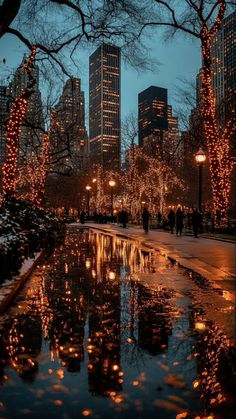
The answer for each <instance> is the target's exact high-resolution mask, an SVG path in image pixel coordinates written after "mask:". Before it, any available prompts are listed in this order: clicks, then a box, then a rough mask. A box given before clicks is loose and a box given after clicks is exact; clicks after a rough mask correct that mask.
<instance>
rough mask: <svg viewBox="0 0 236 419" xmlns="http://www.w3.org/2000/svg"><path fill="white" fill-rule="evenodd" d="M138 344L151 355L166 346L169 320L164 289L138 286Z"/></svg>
mask: <svg viewBox="0 0 236 419" xmlns="http://www.w3.org/2000/svg"><path fill="white" fill-rule="evenodd" d="M138 288H139V289H138V306H139V313H138V345H139V347H140V348H142V349H144V350H146V351H148V352H149V353H150V354H151V355H157V354H158V353H160V352H162V351H163V350H165V349H166V348H167V347H168V337H169V335H170V334H171V321H170V315H169V312H168V311H169V310H168V303H167V299H166V296H165V291H156V290H152V289H150V288H147V287H145V286H143V285H141V284H139V286H138Z"/></svg>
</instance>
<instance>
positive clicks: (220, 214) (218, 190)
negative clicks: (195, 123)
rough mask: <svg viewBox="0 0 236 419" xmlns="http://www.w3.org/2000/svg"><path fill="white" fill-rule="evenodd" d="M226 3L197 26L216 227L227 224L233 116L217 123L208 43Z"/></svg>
mask: <svg viewBox="0 0 236 419" xmlns="http://www.w3.org/2000/svg"><path fill="white" fill-rule="evenodd" d="M225 8H226V4H225V1H223V0H218V15H217V18H216V19H215V22H214V24H213V26H212V28H211V29H208V28H207V26H206V25H205V24H204V25H203V26H202V28H201V32H200V38H201V49H202V70H201V74H202V86H201V110H202V116H203V127H204V132H205V137H206V144H207V148H208V157H209V166H210V175H211V187H212V196H213V209H214V214H215V216H216V220H215V221H216V223H215V224H216V227H225V226H226V225H227V210H228V207H229V194H230V189H231V172H232V168H233V162H232V161H231V160H230V155H229V153H230V147H229V143H230V136H231V134H232V131H233V117H232V120H231V121H228V122H227V123H226V125H225V127H224V128H223V129H221V128H220V127H219V126H218V125H217V119H216V106H215V98H214V94H213V91H212V84H211V80H212V74H211V72H212V68H211V64H212V63H211V43H212V39H213V37H214V36H215V34H216V32H217V30H218V29H219V27H220V24H221V22H222V20H223V18H224V14H225Z"/></svg>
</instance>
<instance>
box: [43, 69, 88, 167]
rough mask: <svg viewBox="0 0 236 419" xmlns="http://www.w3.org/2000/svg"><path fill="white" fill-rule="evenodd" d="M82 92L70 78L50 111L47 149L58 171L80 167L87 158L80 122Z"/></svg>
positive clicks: (82, 121) (82, 119)
mask: <svg viewBox="0 0 236 419" xmlns="http://www.w3.org/2000/svg"><path fill="white" fill-rule="evenodd" d="M84 113H85V111H84V92H83V91H81V83H80V79H78V78H75V77H71V78H70V79H68V80H67V81H66V83H65V85H64V87H63V92H62V95H61V97H60V99H59V101H58V103H57V104H56V106H55V107H54V108H53V109H52V111H51V127H50V148H51V150H52V153H51V154H52V155H53V156H54V157H55V158H54V157H52V164H53V161H54V160H55V161H56V164H55V165H54V168H56V169H59V170H60V171H61V170H62V171H64V169H65V170H68V169H72V168H73V169H74V170H75V171H79V170H81V169H82V168H83V167H84V160H85V159H86V156H87V133H86V129H85V121H84V119H85V118H84Z"/></svg>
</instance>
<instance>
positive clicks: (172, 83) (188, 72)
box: [0, 32, 200, 127]
mask: <svg viewBox="0 0 236 419" xmlns="http://www.w3.org/2000/svg"><path fill="white" fill-rule="evenodd" d="M152 41H153V42H151V41H147V49H148V50H149V54H150V58H152V59H157V60H158V62H159V63H160V64H159V65H158V66H155V67H154V66H153V72H151V71H144V70H141V71H138V69H134V68H131V67H130V66H128V65H126V64H125V63H124V59H123V58H122V54H121V73H122V77H121V121H123V120H124V119H125V118H126V116H128V115H129V114H130V113H131V112H132V113H135V114H136V115H138V93H140V92H141V91H142V90H145V89H146V88H148V87H149V86H151V85H157V86H162V87H163V88H166V89H168V95H169V103H170V104H171V105H172V107H173V109H175V108H176V107H178V105H179V103H178V100H179V99H178V98H177V96H178V95H177V93H176V87H177V86H178V85H179V84H181V82H180V80H181V78H182V79H183V78H189V79H192V80H194V79H195V77H196V74H197V72H198V70H199V67H200V51H199V46H198V45H197V42H196V41H195V40H194V41H193V40H189V39H186V38H184V37H183V36H178V37H177V38H176V40H175V41H173V42H166V43H165V42H164V41H162V39H161V35H160V34H158V33H157V32H156V33H155V35H154V37H153V39H152ZM153 45H155V46H154V47H153ZM0 47H1V48H0V79H1V80H4V79H6V78H7V77H9V76H10V75H11V74H12V73H13V72H14V71H15V70H16V68H17V66H18V65H20V62H21V61H22V57H23V54H24V53H25V52H28V51H27V49H26V48H25V47H23V46H22V44H19V42H16V41H15V40H13V39H12V37H10V36H8V35H7V36H6V37H5V38H3V39H1V40H0ZM96 48H97V47H96V46H94V47H90V48H87V49H85V50H83V51H82V52H81V51H79V52H78V55H77V56H78V58H79V60H80V61H79V71H78V70H76V69H74V71H73V74H72V76H73V77H78V78H80V79H81V89H82V90H83V91H84V92H85V109H86V112H85V113H86V116H87V117H86V126H87V127H88V102H89V56H90V55H91V54H92V53H93V52H94V51H95V50H96ZM190 57H191V58H190ZM3 60H5V62H4V63H3ZM67 78H68V77H67V76H63V81H62V80H61V81H60V80H57V83H56V86H55V88H56V87H57V88H58V87H59V86H60V91H58V92H57V93H58V94H57V98H55V101H57V100H58V99H59V96H60V94H61V91H62V88H63V85H64V84H65V82H66V80H67ZM8 81H9V80H8ZM41 85H42V79H41V78H40V86H41ZM40 88H41V87H40ZM41 90H42V96H43V98H44V99H45V90H44V89H42V88H41Z"/></svg>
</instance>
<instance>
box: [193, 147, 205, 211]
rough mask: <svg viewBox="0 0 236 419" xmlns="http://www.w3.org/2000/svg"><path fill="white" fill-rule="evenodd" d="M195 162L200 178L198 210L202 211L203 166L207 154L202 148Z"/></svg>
mask: <svg viewBox="0 0 236 419" xmlns="http://www.w3.org/2000/svg"><path fill="white" fill-rule="evenodd" d="M195 160H196V162H197V165H198V167H199V177H198V210H199V211H200V212H201V211H202V166H203V163H204V162H205V161H206V154H205V153H204V151H203V150H202V148H201V147H200V148H199V150H198V151H197V153H196V154H195Z"/></svg>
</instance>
